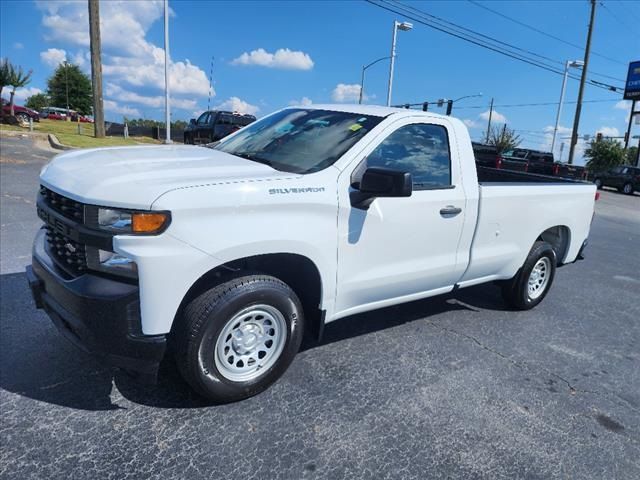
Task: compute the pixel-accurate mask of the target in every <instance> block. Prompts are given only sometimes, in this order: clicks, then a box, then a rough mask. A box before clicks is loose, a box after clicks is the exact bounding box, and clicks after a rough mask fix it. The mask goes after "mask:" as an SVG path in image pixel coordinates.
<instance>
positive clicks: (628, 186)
mask: <svg viewBox="0 0 640 480" xmlns="http://www.w3.org/2000/svg"><path fill="white" fill-rule="evenodd" d="M622 193H624V194H626V195H633V185H631V184H630V183H625V184H624V186H623V187H622Z"/></svg>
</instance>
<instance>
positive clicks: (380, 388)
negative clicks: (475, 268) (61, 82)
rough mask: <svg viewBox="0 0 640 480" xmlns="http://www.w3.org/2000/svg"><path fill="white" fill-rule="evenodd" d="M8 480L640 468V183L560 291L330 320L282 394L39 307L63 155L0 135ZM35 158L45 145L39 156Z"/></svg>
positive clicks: (565, 274) (604, 212) (452, 300)
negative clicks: (48, 201)
mask: <svg viewBox="0 0 640 480" xmlns="http://www.w3.org/2000/svg"><path fill="white" fill-rule="evenodd" d="M0 147H1V150H0V160H1V159H2V157H3V156H4V155H6V156H8V157H9V158H11V159H17V160H19V161H17V162H16V161H13V160H12V161H10V162H3V161H0V178H1V188H2V195H0V202H1V209H0V223H1V224H2V227H1V232H0V233H1V238H0V239H1V243H2V245H1V257H0V264H1V268H2V276H1V283H0V288H1V324H0V478H16V479H28V478H38V479H39V478H61V477H66V478H74V479H84V478H86V479H93V478H117V479H126V478H136V479H139V478H215V479H227V478H234V479H237V478H245V479H266V478H269V479H276V478H282V479H338V478H371V479H386V478H388V479H398V478H403V479H410V478H416V479H424V478H491V479H494V478H530V479H535V478H545V479H546V478H572V479H580V478H639V477H640V414H639V410H640V256H639V255H638V245H640V196H638V195H636V196H634V197H628V196H623V195H620V194H617V193H615V192H611V191H605V192H603V198H602V199H601V201H600V202H598V205H597V215H596V219H595V220H594V223H593V228H592V234H591V239H590V245H589V247H588V249H587V251H586V260H585V261H583V262H579V263H577V264H575V265H570V266H567V267H565V268H561V269H560V270H559V271H558V273H557V277H556V279H555V282H554V285H553V288H552V290H551V292H550V293H549V295H548V296H547V298H546V299H545V300H544V302H543V303H542V304H541V305H539V306H538V307H537V308H536V309H534V310H532V311H529V312H513V311H509V310H507V309H506V308H505V306H504V305H503V303H502V301H501V299H500V295H499V291H498V289H497V288H496V287H494V286H492V285H485V286H479V287H474V288H470V289H466V290H461V291H458V292H456V293H455V294H452V295H447V296H444V297H437V298H433V299H429V300H424V301H420V302H414V303H410V304H407V305H402V306H396V307H391V308H387V309H384V310H378V311H375V312H371V313H366V314H361V315H357V316H354V317H351V318H348V319H344V320H341V321H338V322H335V323H332V324H330V325H328V326H327V328H326V338H325V340H324V342H323V343H322V344H321V345H308V346H306V347H305V349H304V350H303V351H302V352H301V353H300V354H299V355H298V357H297V358H296V360H295V361H294V363H293V365H292V366H291V368H290V369H289V371H288V372H287V373H286V374H285V375H284V377H283V378H282V379H281V380H280V381H278V382H277V383H276V384H275V385H274V386H273V387H272V388H270V389H269V390H267V391H266V392H264V393H263V394H261V395H259V396H257V397H254V398H251V399H249V400H246V401H243V402H240V403H235V404H230V405H224V406H209V405H207V404H206V402H204V401H203V400H202V399H200V398H199V397H197V396H196V395H195V394H193V393H192V392H191V391H190V390H189V389H188V387H187V386H186V385H185V383H184V382H182V380H181V379H180V378H179V376H178V374H177V372H176V370H175V368H174V367H173V366H172V365H171V364H170V363H167V364H166V365H164V366H163V369H162V374H161V375H162V376H161V379H160V382H159V384H158V385H157V386H153V387H149V386H145V385H138V384H137V383H136V382H135V381H133V380H132V379H130V378H129V377H128V376H127V375H125V374H123V373H120V372H118V371H115V370H113V369H111V368H108V367H104V366H102V365H100V364H99V363H98V362H96V361H95V360H94V359H92V358H91V357H89V356H87V355H85V354H84V353H82V352H80V351H78V350H76V349H75V348H74V347H73V346H71V345H70V344H68V343H67V342H66V340H65V339H63V338H62V337H61V336H60V334H58V333H57V331H56V329H55V328H54V327H53V325H52V324H51V322H50V321H49V319H48V318H47V317H46V316H45V315H44V314H43V313H42V312H41V311H36V309H35V307H34V305H33V302H32V300H31V298H30V295H29V292H28V289H27V285H26V279H25V276H24V273H23V271H24V265H26V264H27V263H28V262H29V256H30V244H31V241H32V238H33V235H34V233H35V230H36V229H37V228H38V225H39V222H38V220H37V218H36V215H35V211H34V207H33V197H34V196H35V192H36V187H37V174H38V172H39V170H40V167H41V166H42V162H43V161H44V159H45V158H48V157H50V156H51V155H52V154H51V153H50V152H48V151H44V150H39V149H36V148H35V147H34V145H33V144H31V141H30V140H29V139H24V138H18V139H6V138H2V140H1V141H0ZM34 155H35V156H34Z"/></svg>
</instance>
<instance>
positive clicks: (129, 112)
mask: <svg viewBox="0 0 640 480" xmlns="http://www.w3.org/2000/svg"><path fill="white" fill-rule="evenodd" d="M104 109H105V111H106V112H107V113H117V114H120V115H125V116H127V117H140V116H141V115H140V111H139V110H138V109H137V108H131V107H129V106H127V105H120V104H119V103H117V102H115V101H113V100H105V101H104Z"/></svg>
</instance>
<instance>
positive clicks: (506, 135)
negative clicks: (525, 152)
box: [489, 124, 522, 153]
mask: <svg viewBox="0 0 640 480" xmlns="http://www.w3.org/2000/svg"><path fill="white" fill-rule="evenodd" d="M521 142H522V139H521V138H520V135H517V134H516V132H515V130H513V129H511V128H509V127H507V125H506V124H505V125H503V126H502V127H497V126H496V127H493V128H492V129H491V133H490V134H489V145H495V146H496V149H497V150H498V153H502V152H505V151H507V150H513V149H514V148H516V147H517V146H518V145H520V143H521Z"/></svg>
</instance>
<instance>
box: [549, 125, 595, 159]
mask: <svg viewBox="0 0 640 480" xmlns="http://www.w3.org/2000/svg"><path fill="white" fill-rule="evenodd" d="M553 129H554V126H553V125H547V126H546V127H544V128H543V131H544V138H542V139H540V144H539V145H537V147H536V148H537V149H539V150H543V151H545V152H548V151H551V142H552V141H553ZM571 132H572V128H571V127H563V126H562V125H558V133H557V134H556V144H555V148H554V150H553V156H554V158H555V160H556V161H562V162H566V161H567V159H568V157H569V146H570V141H571ZM589 142H590V140H585V139H584V137H578V142H577V143H576V148H575V153H574V163H575V164H576V165H584V157H583V155H584V151H585V150H586V148H587V144H588V143H589ZM563 143H564V147H562V144H563ZM561 151H562V157H560V153H561Z"/></svg>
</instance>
